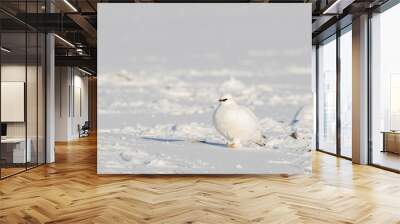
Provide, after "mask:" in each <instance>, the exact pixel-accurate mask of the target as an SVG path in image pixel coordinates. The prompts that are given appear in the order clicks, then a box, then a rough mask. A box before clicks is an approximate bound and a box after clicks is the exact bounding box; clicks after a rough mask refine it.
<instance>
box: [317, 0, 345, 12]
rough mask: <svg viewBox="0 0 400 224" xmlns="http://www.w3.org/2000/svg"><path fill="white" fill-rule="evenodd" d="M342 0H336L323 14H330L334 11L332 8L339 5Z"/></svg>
mask: <svg viewBox="0 0 400 224" xmlns="http://www.w3.org/2000/svg"><path fill="white" fill-rule="evenodd" d="M340 1H341V0H336V1H335V2H334V3H333V4H332V5H330V6H329V7H328V8H327V9H325V10H324V12H323V13H322V14H330V13H332V12H331V10H332V9H334V8H335V7H337V4H339V2H340Z"/></svg>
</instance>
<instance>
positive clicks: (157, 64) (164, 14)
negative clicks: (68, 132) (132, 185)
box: [98, 3, 314, 174]
mask: <svg viewBox="0 0 400 224" xmlns="http://www.w3.org/2000/svg"><path fill="white" fill-rule="evenodd" d="M98 8H99V12H98V71H99V72H98V125H99V127H98V130H99V131H98V173H99V174H203V173H210V174H273V173H288V174H294V173H304V172H306V173H307V172H310V171H311V161H310V156H311V155H310V151H311V142H312V136H313V126H314V121H313V97H312V92H311V44H310V43H311V22H310V21H311V5H310V4H263V3H259V4H236V3H235V4H109V3H104V4H99V7H98Z"/></svg>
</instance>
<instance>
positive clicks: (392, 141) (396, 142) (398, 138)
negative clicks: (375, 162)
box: [382, 131, 400, 154]
mask: <svg viewBox="0 0 400 224" xmlns="http://www.w3.org/2000/svg"><path fill="white" fill-rule="evenodd" d="M382 134H383V150H382V152H392V153H396V154H400V132H398V131H383V132H382Z"/></svg>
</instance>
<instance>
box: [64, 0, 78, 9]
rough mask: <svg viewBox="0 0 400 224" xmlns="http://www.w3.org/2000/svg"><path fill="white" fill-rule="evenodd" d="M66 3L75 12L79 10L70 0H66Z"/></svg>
mask: <svg viewBox="0 0 400 224" xmlns="http://www.w3.org/2000/svg"><path fill="white" fill-rule="evenodd" d="M64 2H65V4H67V5H68V6H69V7H70V8H71V9H72V10H73V11H74V12H78V10H77V9H76V8H75V7H74V6H73V5H72V4H71V3H70V2H69V1H68V0H64Z"/></svg>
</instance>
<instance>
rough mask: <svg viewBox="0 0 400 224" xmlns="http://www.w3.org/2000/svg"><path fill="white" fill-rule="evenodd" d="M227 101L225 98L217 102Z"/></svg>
mask: <svg viewBox="0 0 400 224" xmlns="http://www.w3.org/2000/svg"><path fill="white" fill-rule="evenodd" d="M227 100H228V99H227V98H225V99H219V100H218V101H219V102H225V101H227Z"/></svg>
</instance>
